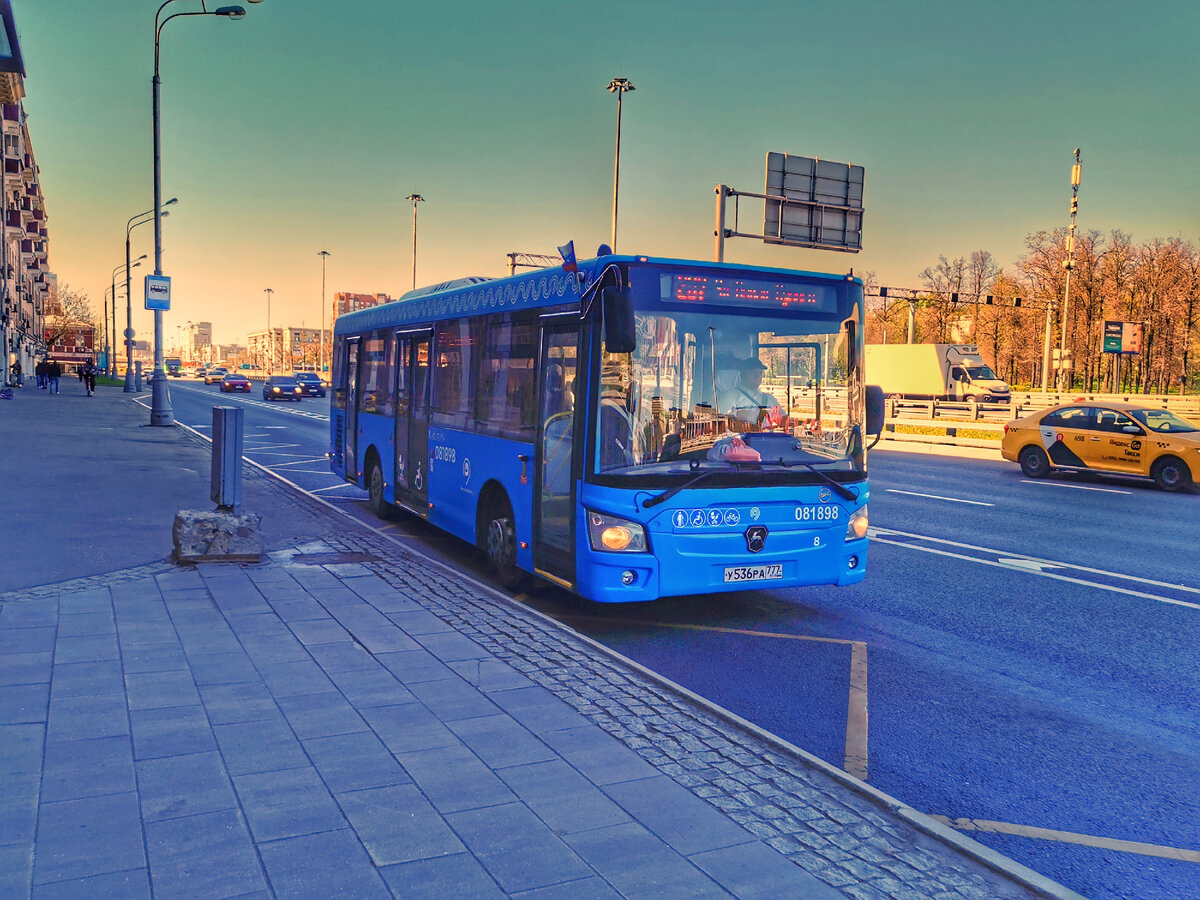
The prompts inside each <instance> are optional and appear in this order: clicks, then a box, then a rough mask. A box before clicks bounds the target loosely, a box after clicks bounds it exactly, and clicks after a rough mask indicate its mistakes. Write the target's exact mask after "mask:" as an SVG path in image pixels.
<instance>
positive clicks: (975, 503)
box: [885, 488, 996, 506]
mask: <svg viewBox="0 0 1200 900" xmlns="http://www.w3.org/2000/svg"><path fill="white" fill-rule="evenodd" d="M885 492H886V493H888V494H907V495H908V496H910V497H928V498H929V499H930V500H949V501H950V502H951V503H970V504H971V505H972V506H995V505H996V504H995V503H984V502H983V501H981V500H960V499H959V498H958V497H939V496H938V495H937V494H919V493H917V492H916V491H898V490H896V489H895V488H887V489H886V491H885Z"/></svg>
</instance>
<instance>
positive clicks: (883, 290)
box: [879, 287, 887, 300]
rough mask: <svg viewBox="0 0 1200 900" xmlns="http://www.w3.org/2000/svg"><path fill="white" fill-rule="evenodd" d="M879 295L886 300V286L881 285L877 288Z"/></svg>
mask: <svg viewBox="0 0 1200 900" xmlns="http://www.w3.org/2000/svg"><path fill="white" fill-rule="evenodd" d="M879 296H880V297H882V298H883V299H885V300H886V299H887V288H885V287H881V288H880V289H879Z"/></svg>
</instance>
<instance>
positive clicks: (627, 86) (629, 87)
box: [608, 78, 637, 253]
mask: <svg viewBox="0 0 1200 900" xmlns="http://www.w3.org/2000/svg"><path fill="white" fill-rule="evenodd" d="M633 90H637V89H636V88H635V87H634V86H633V82H632V81H630V80H629V79H628V78H614V79H613V80H612V81H610V82H609V83H608V92H609V93H610V94H616V95H617V152H616V155H615V157H614V159H613V211H612V250H613V252H614V253H616V252H617V194H618V192H619V190H620V186H621V98H622V97H623V96H624V94H625V92H626V91H633Z"/></svg>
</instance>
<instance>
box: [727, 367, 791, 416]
mask: <svg viewBox="0 0 1200 900" xmlns="http://www.w3.org/2000/svg"><path fill="white" fill-rule="evenodd" d="M766 368H767V367H766V366H765V365H763V364H762V362H761V361H760V360H759V358H758V357H757V356H751V357H748V358H746V359H743V360H741V361H740V362H739V364H738V383H737V384H736V385H735V386H734V388H733V390H732V391H731V392H730V395H729V401H728V404H729V405H728V410H727V411H728V414H729V415H731V416H733V418H735V419H737V420H738V421H739V422H748V423H750V424H752V425H757V424H759V423H760V421H761V420H762V419H763V417H764V413H765V416H766V419H767V421H769V422H772V424H774V423H773V421H772V420H774V419H777V418H780V417H781V416H782V410H781V409H780V406H779V401H778V400H776V399H775V397H774V396H773V395H771V394H768V393H767V392H766V391H761V390H759V385H761V384H762V376H763V372H764V371H766Z"/></svg>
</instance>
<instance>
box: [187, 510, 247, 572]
mask: <svg viewBox="0 0 1200 900" xmlns="http://www.w3.org/2000/svg"><path fill="white" fill-rule="evenodd" d="M171 536H172V538H173V540H174V542H175V559H176V560H178V561H179V562H220V561H229V562H234V561H238V562H257V561H258V560H259V559H260V558H261V557H262V553H263V536H262V516H260V515H258V514H257V513H240V514H238V513H228V512H221V511H220V510H207V509H182V510H180V511H179V512H177V513H176V514H175V525H174V527H173V528H172V529H171Z"/></svg>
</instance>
